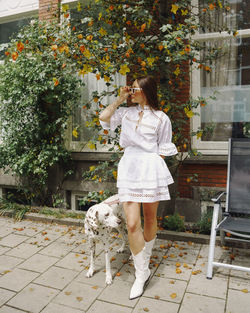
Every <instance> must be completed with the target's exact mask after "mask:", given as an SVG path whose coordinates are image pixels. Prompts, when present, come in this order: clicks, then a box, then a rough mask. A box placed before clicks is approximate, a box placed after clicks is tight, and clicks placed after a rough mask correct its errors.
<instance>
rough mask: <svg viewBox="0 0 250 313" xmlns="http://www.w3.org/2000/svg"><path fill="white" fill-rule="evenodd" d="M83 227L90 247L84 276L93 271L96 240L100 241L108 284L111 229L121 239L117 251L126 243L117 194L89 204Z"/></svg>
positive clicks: (107, 282) (110, 279) (110, 275)
mask: <svg viewBox="0 0 250 313" xmlns="http://www.w3.org/2000/svg"><path fill="white" fill-rule="evenodd" d="M84 227H85V234H86V235H87V237H88V242H89V247H90V266H89V270H88V272H87V274H86V276H87V277H92V276H93V274H94V272H95V265H94V261H95V247H96V242H97V241H99V242H102V244H103V246H104V251H105V262H106V284H107V285H110V284H111V283H112V274H111V266H110V255H109V252H110V243H109V241H110V239H111V232H112V230H113V229H116V230H117V231H118V233H119V235H121V236H120V237H121V239H122V245H121V247H120V248H119V249H118V250H117V252H118V253H120V252H123V251H124V248H125V244H126V240H125V238H126V223H125V219H124V215H123V209H122V204H121V203H120V202H119V197H118V195H114V196H111V197H109V198H108V199H106V200H105V201H103V202H101V203H98V204H95V205H93V206H91V207H90V208H89V209H88V211H87V213H86V216H85V220H84Z"/></svg>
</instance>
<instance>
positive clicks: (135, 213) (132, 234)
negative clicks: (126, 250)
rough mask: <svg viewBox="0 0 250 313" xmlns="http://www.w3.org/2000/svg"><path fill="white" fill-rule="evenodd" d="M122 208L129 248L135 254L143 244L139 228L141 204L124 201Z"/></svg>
mask: <svg viewBox="0 0 250 313" xmlns="http://www.w3.org/2000/svg"><path fill="white" fill-rule="evenodd" d="M123 208H124V212H125V215H126V220H127V229H128V240H129V246H130V250H131V252H132V253H133V255H136V254H138V253H139V252H140V251H141V250H142V249H143V248H144V246H145V240H144V237H143V233H142V228H141V210H140V208H141V204H140V203H138V202H124V203H123Z"/></svg>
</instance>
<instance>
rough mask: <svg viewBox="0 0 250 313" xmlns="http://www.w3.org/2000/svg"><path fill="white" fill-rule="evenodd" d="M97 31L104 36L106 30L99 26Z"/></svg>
mask: <svg viewBox="0 0 250 313" xmlns="http://www.w3.org/2000/svg"><path fill="white" fill-rule="evenodd" d="M99 33H100V35H101V36H102V37H103V36H105V35H107V31H106V30H105V29H104V28H102V27H101V28H100V29H99Z"/></svg>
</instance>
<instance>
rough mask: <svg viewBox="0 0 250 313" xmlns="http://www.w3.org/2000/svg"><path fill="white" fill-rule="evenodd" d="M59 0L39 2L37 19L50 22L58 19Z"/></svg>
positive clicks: (42, 0)
mask: <svg viewBox="0 0 250 313" xmlns="http://www.w3.org/2000/svg"><path fill="white" fill-rule="evenodd" d="M60 3H61V0H39V18H40V19H42V20H50V19H53V18H59V14H58V12H59V8H60Z"/></svg>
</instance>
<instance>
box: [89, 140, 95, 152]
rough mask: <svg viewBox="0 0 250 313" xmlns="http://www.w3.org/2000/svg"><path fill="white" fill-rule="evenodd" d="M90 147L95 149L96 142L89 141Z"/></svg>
mask: <svg viewBox="0 0 250 313" xmlns="http://www.w3.org/2000/svg"><path fill="white" fill-rule="evenodd" d="M88 147H89V149H91V150H94V149H95V144H94V143H93V142H92V141H89V142H88Z"/></svg>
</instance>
